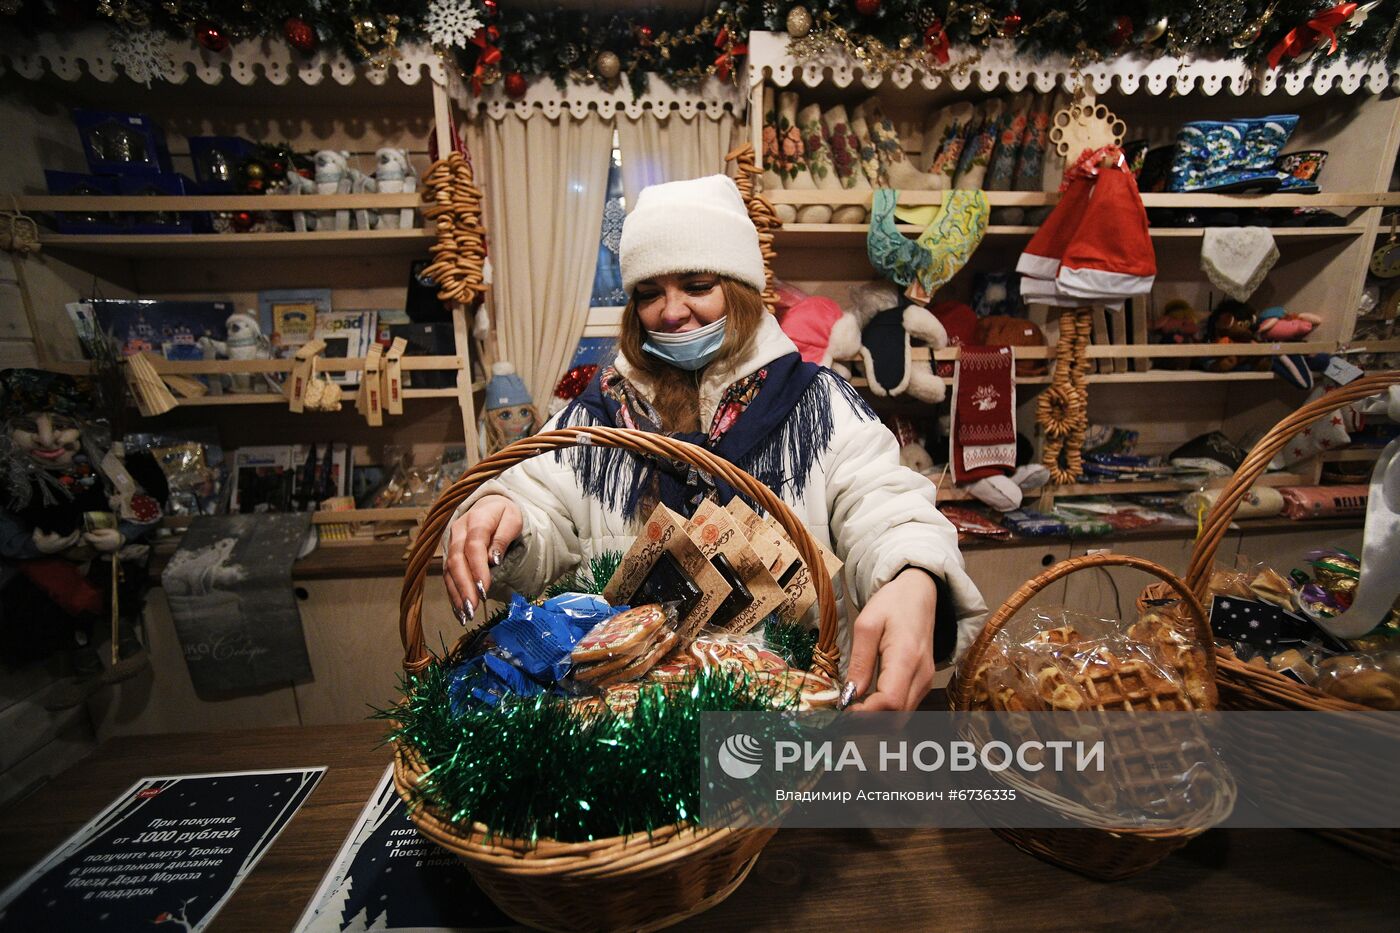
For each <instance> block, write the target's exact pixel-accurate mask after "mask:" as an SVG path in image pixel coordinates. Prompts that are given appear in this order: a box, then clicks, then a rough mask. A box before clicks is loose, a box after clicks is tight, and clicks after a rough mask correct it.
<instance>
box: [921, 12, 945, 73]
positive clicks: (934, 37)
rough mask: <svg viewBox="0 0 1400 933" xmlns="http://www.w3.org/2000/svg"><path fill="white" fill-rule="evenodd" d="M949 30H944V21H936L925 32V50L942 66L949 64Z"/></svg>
mask: <svg viewBox="0 0 1400 933" xmlns="http://www.w3.org/2000/svg"><path fill="white" fill-rule="evenodd" d="M950 45H951V43H950V42H949V41H948V30H946V29H944V28H943V20H941V19H936V20H934V21H933V23H932V24H931V25H930V26H929V27H928V28H927V29H925V30H924V50H925V51H927V52H928V53H929V54H930V55H932V56H933V57H934V58H936V59H938V63H939V64H940V65H946V64H948V49H949V47H950Z"/></svg>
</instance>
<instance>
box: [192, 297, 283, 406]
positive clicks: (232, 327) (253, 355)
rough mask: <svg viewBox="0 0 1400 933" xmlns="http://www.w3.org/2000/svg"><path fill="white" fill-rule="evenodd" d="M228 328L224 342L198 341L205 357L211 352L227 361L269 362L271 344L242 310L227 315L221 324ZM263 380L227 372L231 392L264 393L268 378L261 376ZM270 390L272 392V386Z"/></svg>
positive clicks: (252, 319) (203, 339)
mask: <svg viewBox="0 0 1400 933" xmlns="http://www.w3.org/2000/svg"><path fill="white" fill-rule="evenodd" d="M225 326H226V327H227V328H228V339H227V340H214V339H212V338H209V337H201V338H199V343H200V346H201V347H202V348H203V349H204V351H205V354H206V356H207V354H208V353H209V352H210V351H212V352H213V353H215V354H217V355H219V356H222V357H224V358H226V359H230V360H270V359H272V343H271V342H270V341H269V340H268V339H267V338H266V337H264V336H263V332H262V328H261V327H259V326H258V319H257V318H255V317H253V315H252V314H250V313H248V312H246V311H235V312H234V313H233V314H230V315H229V316H228V320H227V321H226V322H225ZM262 375H263V376H264V378H262V379H254V378H253V374H252V373H231V374H230V377H229V382H230V384H231V386H232V388H233V391H234V392H266V391H268V384H269V382H270V379H269V378H267V374H266V373H264V374H262ZM273 389H274V390H275V389H276V386H275V384H274V385H273Z"/></svg>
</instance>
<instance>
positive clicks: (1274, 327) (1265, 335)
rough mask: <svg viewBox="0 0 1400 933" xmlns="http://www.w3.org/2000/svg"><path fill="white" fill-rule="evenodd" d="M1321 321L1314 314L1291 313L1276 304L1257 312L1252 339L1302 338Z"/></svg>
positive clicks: (1264, 340) (1270, 340) (1267, 340)
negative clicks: (1257, 317) (1257, 316)
mask: <svg viewBox="0 0 1400 933" xmlns="http://www.w3.org/2000/svg"><path fill="white" fill-rule="evenodd" d="M1321 323H1322V318H1320V317H1318V316H1317V315H1316V314H1308V313H1306V312H1303V313H1301V314H1293V313H1292V312H1289V311H1287V310H1285V309H1283V308H1280V307H1278V306H1277V305H1276V306H1274V307H1272V308H1265V309H1264V310H1263V311H1261V312H1259V319H1258V320H1257V321H1256V322H1255V324H1254V339H1256V340H1258V341H1260V342H1261V343H1270V342H1273V341H1275V340H1302V339H1304V338H1305V337H1307V336H1308V334H1311V333H1312V332H1313V328H1315V327H1317V326H1318V325H1319V324H1321Z"/></svg>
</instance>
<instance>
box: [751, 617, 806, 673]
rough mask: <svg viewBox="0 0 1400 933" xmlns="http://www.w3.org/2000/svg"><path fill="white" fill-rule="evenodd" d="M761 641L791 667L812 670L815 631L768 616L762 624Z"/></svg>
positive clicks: (799, 624) (796, 623) (797, 623)
mask: <svg viewBox="0 0 1400 933" xmlns="http://www.w3.org/2000/svg"><path fill="white" fill-rule="evenodd" d="M763 641H764V644H766V645H767V646H768V647H769V648H770V649H771V650H773V651H775V652H777V653H778V654H780V655H782V657H783V660H785V661H787V662H788V664H790V665H791V666H792V667H796V668H800V669H801V670H804V671H810V670H811V669H812V652H813V650H815V649H816V647H817V630H816V629H813V628H808V627H807V626H805V625H802V624H801V623H800V622H784V621H781V620H780V619H779V618H778V617H777V616H775V615H774V616H769V617H768V618H767V620H765V621H764V623H763Z"/></svg>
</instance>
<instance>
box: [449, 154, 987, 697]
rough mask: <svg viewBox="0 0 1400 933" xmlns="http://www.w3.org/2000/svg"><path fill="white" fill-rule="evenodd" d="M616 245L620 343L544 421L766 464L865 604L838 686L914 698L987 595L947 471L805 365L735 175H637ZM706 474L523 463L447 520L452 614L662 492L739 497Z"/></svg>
mask: <svg viewBox="0 0 1400 933" xmlns="http://www.w3.org/2000/svg"><path fill="white" fill-rule="evenodd" d="M620 254H621V257H620V258H621V265H622V278H623V288H624V289H625V290H626V291H627V292H628V294H629V295H630V296H631V298H630V300H629V301H628V305H627V310H626V312H625V313H624V315H623V320H622V333H621V337H620V339H619V353H618V355H617V358H616V360H615V361H614V363H613V365H612V366H611V367H603V368H602V369H601V370H600V371H599V373H598V375H597V376H596V377H595V378H594V380H593V382H592V383H591V384H590V385H589V387H588V389H587V390H585V392H584V394H583V395H582V396H580V397H579V399H578V400H577V401H575V402H574V403H573V404H572V405H571V406H570V407H569V408H567V409H565V410H564V411H563V412H560V413H559V415H557V416H556V417H555V418H553V419H551V421H550V422H549V423H548V424H547V425H546V426H545V430H550V429H553V428H556V427H563V426H575V425H596V424H603V425H612V426H617V427H627V428H640V429H642V430H648V431H664V432H666V433H668V434H672V435H675V436H677V437H680V438H681V439H684V440H689V441H692V442H694V443H698V444H702V445H704V446H705V447H707V448H709V449H710V450H711V451H713V452H715V453H716V454H718V455H719V456H722V457H724V458H725V459H727V460H729V461H730V462H731V463H734V464H736V465H737V466H739V467H740V468H742V469H744V470H745V471H747V472H748V473H750V474H752V475H753V476H755V477H756V478H758V479H759V480H762V481H763V482H764V483H765V484H766V485H767V486H768V487H769V488H771V489H772V490H773V491H774V492H775V493H777V494H778V495H779V497H780V498H782V499H783V501H784V502H786V503H787V504H788V505H789V506H791V507H792V508H793V510H794V511H795V512H796V514H797V516H798V517H799V518H800V519H802V520H803V521H804V523H805V524H806V527H807V529H808V530H809V531H810V532H811V533H812V535H813V536H814V537H815V538H816V539H817V540H818V541H820V542H822V543H823V544H826V545H827V546H830V547H832V548H833V549H834V551H835V553H836V555H837V556H838V557H840V558H841V559H842V560H843V561H844V562H845V571H844V576H846V577H847V578H848V579H849V581H850V583H851V585H852V587H853V588H854V590H855V593H854V596H855V599H856V602H857V603H858V604H860V605H862V606H863V608H862V609H861V611H860V614H859V616H858V617H857V618H856V620H855V623H854V625H853V626H852V630H851V631H844V630H843V631H842V633H841V637H840V639H839V644H840V647H841V652H842V658H843V661H844V662H845V665H846V669H847V673H846V676H847V682H846V685H845V689H844V690H843V701H845V702H849V700H850V699H851V698H852V697H853V696H859V697H863V698H864V699H863V701H862V702H861V704H860V706H859V708H861V709H913V708H914V707H916V706H917V705H918V704H919V701H920V700H921V699H923V697H924V695H925V694H926V693H927V692H928V689H929V686H930V685H931V683H932V681H933V673H934V658H935V655H937V656H938V657H939V658H940V659H942V658H945V657H949V656H952V655H953V654H954V653H955V649H956V651H957V652H959V653H960V652H961V650H962V649H964V648H966V646H967V645H968V644H970V643H971V640H972V639H973V638H974V637H975V636H976V633H977V631H978V630H979V629H980V627H981V622H982V617H983V615H984V614H985V611H986V608H985V606H984V605H983V603H982V599H981V597H980V595H979V594H978V592H977V588H976V587H975V586H974V585H973V583H972V581H971V580H970V579H969V578H968V576H967V574H966V572H965V571H964V569H963V562H962V556H961V555H960V554H959V552H958V547H957V534H956V532H955V531H954V529H953V526H952V525H951V523H949V522H948V521H947V520H946V519H944V518H943V517H942V516H941V515H939V513H938V510H937V508H936V507H935V488H934V485H933V484H932V483H931V482H929V481H928V479H926V478H925V477H923V476H921V475H919V474H918V473H915V472H914V471H912V470H909V469H907V468H905V467H902V466H900V463H899V450H898V444H897V443H896V441H895V439H894V436H893V435H892V434H891V433H890V432H889V430H888V429H887V428H885V426H884V425H883V424H881V423H880V420H879V419H878V418H877V417H876V416H875V414H874V413H873V412H871V410H870V409H869V408H868V407H867V406H866V405H865V403H864V402H863V401H861V399H860V397H859V396H858V395H856V394H855V392H854V390H853V389H851V387H850V386H849V385H848V384H846V383H845V382H844V381H842V380H841V379H840V377H838V376H836V375H835V374H834V373H832V372H830V371H829V370H824V369H821V368H819V367H817V366H814V365H812V364H810V363H803V362H802V361H801V359H800V357H799V356H798V354H797V349H796V347H794V346H793V343H792V341H791V340H789V339H788V338H787V336H786V335H785V334H784V333H783V332H782V329H781V328H780V327H779V326H778V323H777V321H775V320H774V319H773V318H772V317H771V316H770V315H768V314H767V313H766V311H765V309H764V306H763V302H762V299H761V298H760V292H761V291H762V289H763V287H764V268H763V256H762V254H761V253H760V252H759V245H758V233H757V231H756V230H755V229H754V226H753V223H752V222H751V221H750V220H749V217H748V213H747V211H746V210H745V207H744V202H743V199H742V198H741V197H740V195H739V191H738V189H737V188H736V187H735V186H734V183H733V182H732V181H731V180H730V179H728V178H726V177H725V176H723V175H714V176H710V177H708V178H700V179H695V180H692V181H681V182H672V183H669V184H664V185H654V186H652V187H650V188H647V189H645V190H643V191H642V193H641V196H640V197H639V198H638V199H637V206H636V208H635V209H634V210H633V211H632V213H631V214H630V215H629V216H628V218H627V220H626V221H625V223H624V224H623V229H622V242H621V247H620ZM709 483H710V481H709V479H708V478H707V477H704V476H702V475H697V474H696V472H695V471H690V470H687V469H685V468H684V467H683V466H673V465H670V464H664V465H661V464H656V463H654V462H652V461H649V460H644V459H642V458H639V457H636V456H634V455H632V454H631V453H628V452H626V451H617V450H608V449H602V448H597V447H580V448H576V449H574V450H571V451H567V452H561V453H560V454H559V455H556V456H553V457H549V456H545V457H536V458H535V459H533V460H529V461H526V462H525V463H522V464H520V465H519V466H516V467H513V468H512V469H510V470H509V471H507V472H506V473H504V474H502V475H501V477H500V478H499V479H497V480H495V481H493V482H490V483H487V484H484V485H483V486H482V487H481V489H479V490H478V491H477V492H476V493H475V494H474V495H473V497H472V498H470V499H469V500H467V501H466V502H464V503H463V505H462V507H461V508H460V509H459V510H458V513H457V514H456V515H454V516H453V520H452V522H451V525H450V527H449V531H448V536H447V543H446V553H447V557H446V563H445V579H446V585H447V590H448V595H449V597H450V598H451V600H452V604H453V606H454V608H456V610H457V612H458V615H459V618H460V619H462V621H463V623H464V624H465V622H466V621H467V620H468V619H470V618H473V617H474V616H475V613H476V612H477V609H478V607H479V606H480V604H481V602H482V601H483V600H485V599H486V594H487V591H488V589H489V588H490V587H491V586H493V585H496V584H501V583H504V584H506V585H508V586H509V587H510V588H513V589H518V590H521V591H524V592H527V593H533V592H538V591H540V590H541V589H542V588H543V587H544V586H545V585H546V584H547V583H548V582H549V581H550V580H553V579H555V578H557V577H559V576H560V575H562V574H563V573H565V572H567V571H569V570H570V569H571V568H573V567H574V566H575V565H577V564H578V563H580V561H583V560H586V559H587V558H589V557H590V556H592V555H595V554H598V553H600V552H602V551H608V550H612V551H625V550H626V549H627V548H628V546H630V545H631V543H632V540H633V538H634V537H635V535H636V528H637V524H638V523H640V521H641V520H642V519H644V518H645V517H646V515H647V514H648V512H649V511H650V509H651V507H652V505H653V504H654V503H655V502H657V501H661V502H665V503H666V504H668V505H671V506H672V507H673V508H676V509H677V510H678V511H681V512H682V514H689V513H690V511H691V509H692V508H693V505H694V503H696V502H698V501H699V499H700V498H701V497H703V496H704V495H705V494H706V493H707V492H711V491H716V492H718V493H719V495H720V498H721V500H722V501H727V498H728V494H729V493H730V492H732V491H731V490H728V489H727V487H725V488H720V489H718V490H712V489H711V488H710V486H709V485H708V484H709ZM836 582H837V583H838V593H840V592H841V589H840V587H839V584H840V578H838V580H837V581H836ZM838 615H840V613H838ZM842 617H843V618H845V616H842ZM935 617H937V619H938V624H937V625H935ZM877 665H878V667H877ZM877 670H878V675H877Z"/></svg>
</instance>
